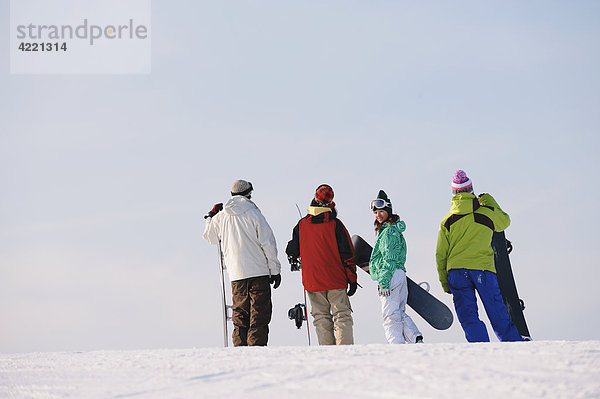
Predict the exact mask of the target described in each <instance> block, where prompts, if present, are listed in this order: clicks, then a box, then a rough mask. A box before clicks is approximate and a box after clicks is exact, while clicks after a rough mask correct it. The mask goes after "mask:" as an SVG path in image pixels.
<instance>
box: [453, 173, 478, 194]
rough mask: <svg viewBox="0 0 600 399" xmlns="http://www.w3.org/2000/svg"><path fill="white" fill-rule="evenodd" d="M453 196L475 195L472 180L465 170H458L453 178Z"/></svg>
mask: <svg viewBox="0 0 600 399" xmlns="http://www.w3.org/2000/svg"><path fill="white" fill-rule="evenodd" d="M451 186H452V195H456V194H458V193H471V194H473V183H471V179H469V178H468V177H467V174H466V173H465V171H464V170H461V169H459V170H457V171H456V172H455V173H454V177H453V178H452V185H451Z"/></svg>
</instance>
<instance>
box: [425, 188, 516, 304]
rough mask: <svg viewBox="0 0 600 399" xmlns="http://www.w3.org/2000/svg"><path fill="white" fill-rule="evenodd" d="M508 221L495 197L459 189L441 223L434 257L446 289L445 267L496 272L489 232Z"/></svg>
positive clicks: (447, 287) (505, 225)
mask: <svg viewBox="0 0 600 399" xmlns="http://www.w3.org/2000/svg"><path fill="white" fill-rule="evenodd" d="M509 225H510V217H509V216H508V214H506V213H505V212H504V211H503V210H502V209H500V207H499V206H498V203H497V202H496V200H494V197H492V196H491V195H489V194H483V195H482V196H481V197H480V198H479V199H478V198H477V197H475V195H473V194H469V193H459V194H456V195H455V196H454V197H453V198H452V202H451V207H450V213H448V214H447V215H446V216H445V217H444V218H443V219H442V222H441V223H440V228H439V231H438V240H437V249H436V252H435V259H436V262H437V270H438V276H439V278H440V283H442V288H443V289H444V291H445V292H448V293H449V292H450V287H449V286H448V271H449V270H452V269H471V270H488V271H491V272H493V273H496V267H495V266H494V250H493V249H492V234H493V233H494V231H503V230H504V229H506V228H507V227H508V226H509Z"/></svg>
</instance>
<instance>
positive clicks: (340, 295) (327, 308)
mask: <svg viewBox="0 0 600 399" xmlns="http://www.w3.org/2000/svg"><path fill="white" fill-rule="evenodd" d="M308 298H309V300H310V307H311V310H310V314H312V316H313V319H314V322H313V324H314V326H315V330H316V331H317V338H318V339H319V345H336V344H337V345H352V344H353V343H354V338H353V334H352V325H353V322H352V308H351V307H350V299H349V298H348V295H347V294H346V290H345V289H340V290H329V291H319V292H309V293H308Z"/></svg>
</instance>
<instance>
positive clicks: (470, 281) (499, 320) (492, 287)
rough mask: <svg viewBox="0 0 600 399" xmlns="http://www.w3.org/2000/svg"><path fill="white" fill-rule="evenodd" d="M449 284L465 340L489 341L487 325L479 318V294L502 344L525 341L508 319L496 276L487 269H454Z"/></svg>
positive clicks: (449, 277) (451, 271)
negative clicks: (477, 296) (477, 295)
mask: <svg viewBox="0 0 600 399" xmlns="http://www.w3.org/2000/svg"><path fill="white" fill-rule="evenodd" d="M448 285H449V286H450V291H452V296H453V299H454V308H455V309H456V315H457V316H458V321H459V322H460V325H461V326H462V328H463V330H464V332H465V337H466V338H467V341H469V342H489V341H490V337H489V336H488V333H487V329H486V327H485V324H484V323H483V322H482V321H481V320H480V319H479V314H478V310H477V298H476V297H475V291H477V293H478V294H479V298H481V302H482V303H483V307H484V308H485V312H486V313H487V316H488V318H489V319H490V323H492V328H493V329H494V332H495V333H496V336H497V337H498V339H499V340H500V341H523V338H522V337H521V336H520V335H519V332H518V331H517V328H516V327H515V325H514V323H513V322H512V320H511V319H510V317H509V316H508V312H507V311H506V306H504V302H503V301H502V294H501V293H500V288H499V287H498V279H497V278H496V274H495V273H492V272H490V271H486V270H470V269H452V270H450V271H449V272H448Z"/></svg>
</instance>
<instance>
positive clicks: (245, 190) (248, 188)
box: [231, 180, 253, 196]
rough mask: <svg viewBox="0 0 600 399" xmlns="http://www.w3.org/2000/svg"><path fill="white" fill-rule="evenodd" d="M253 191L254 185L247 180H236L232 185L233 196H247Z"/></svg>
mask: <svg viewBox="0 0 600 399" xmlns="http://www.w3.org/2000/svg"><path fill="white" fill-rule="evenodd" d="M252 190H253V187H252V183H250V182H249V181H246V180H236V181H234V182H233V184H232V185H231V195H242V196H246V195H248V194H250V193H251V192H252Z"/></svg>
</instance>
